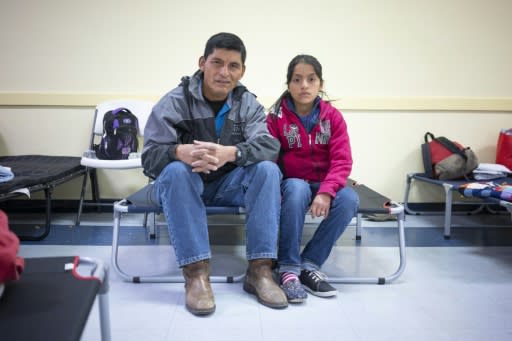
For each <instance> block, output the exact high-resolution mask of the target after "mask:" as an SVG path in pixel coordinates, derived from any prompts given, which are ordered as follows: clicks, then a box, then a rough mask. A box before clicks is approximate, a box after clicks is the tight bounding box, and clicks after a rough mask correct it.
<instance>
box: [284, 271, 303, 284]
mask: <svg viewBox="0 0 512 341" xmlns="http://www.w3.org/2000/svg"><path fill="white" fill-rule="evenodd" d="M291 280H297V281H298V280H299V277H298V276H297V275H296V274H294V273H292V272H283V273H282V274H281V284H285V283H286V282H288V281H291Z"/></svg>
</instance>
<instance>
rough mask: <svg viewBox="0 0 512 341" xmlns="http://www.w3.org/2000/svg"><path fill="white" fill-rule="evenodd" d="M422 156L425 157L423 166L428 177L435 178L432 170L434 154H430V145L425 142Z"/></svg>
mask: <svg viewBox="0 0 512 341" xmlns="http://www.w3.org/2000/svg"><path fill="white" fill-rule="evenodd" d="M421 156H422V158H423V168H424V169H425V174H426V175H427V177H429V178H431V179H433V178H434V172H433V170H432V155H431V154H430V145H429V144H428V142H425V143H423V144H422V145H421Z"/></svg>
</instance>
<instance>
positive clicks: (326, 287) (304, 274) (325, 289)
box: [299, 270, 338, 297]
mask: <svg viewBox="0 0 512 341" xmlns="http://www.w3.org/2000/svg"><path fill="white" fill-rule="evenodd" d="M299 279H300V282H301V283H302V285H303V286H304V288H305V289H306V290H307V291H309V292H310V293H312V294H313V295H315V296H319V297H332V296H336V295H337V294H338V290H336V288H334V287H333V286H332V285H330V284H329V283H327V281H326V279H327V276H325V274H323V273H321V272H320V271H309V270H302V271H301V273H300V276H299Z"/></svg>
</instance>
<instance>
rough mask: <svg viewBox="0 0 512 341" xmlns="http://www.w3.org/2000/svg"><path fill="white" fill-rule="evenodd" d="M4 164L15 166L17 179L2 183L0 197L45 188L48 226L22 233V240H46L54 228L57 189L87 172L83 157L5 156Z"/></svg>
mask: <svg viewBox="0 0 512 341" xmlns="http://www.w3.org/2000/svg"><path fill="white" fill-rule="evenodd" d="M0 165H1V166H3V167H9V168H11V171H12V172H13V173H14V179H12V180H10V181H7V182H3V183H0V201H4V200H7V199H10V198H13V197H16V196H19V195H22V194H27V193H28V194H30V193H33V192H37V191H41V190H43V191H44V193H45V201H46V221H45V228H44V230H43V231H42V232H40V233H39V234H38V235H26V236H19V237H20V239H21V240H42V239H44V238H46V236H47V235H48V233H49V232H50V224H51V213H52V192H53V189H54V188H55V187H56V186H58V185H60V184H62V183H64V182H67V181H69V180H71V179H74V178H76V177H78V176H81V175H85V167H83V166H81V165H80V158H79V157H73V156H50V155H16V156H1V157H0Z"/></svg>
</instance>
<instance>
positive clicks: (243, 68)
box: [240, 65, 245, 78]
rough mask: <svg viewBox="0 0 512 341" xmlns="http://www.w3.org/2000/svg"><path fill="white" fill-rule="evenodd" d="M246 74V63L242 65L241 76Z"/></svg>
mask: <svg viewBox="0 0 512 341" xmlns="http://www.w3.org/2000/svg"><path fill="white" fill-rule="evenodd" d="M244 74H245V65H242V76H240V78H242V77H243V76H244Z"/></svg>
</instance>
